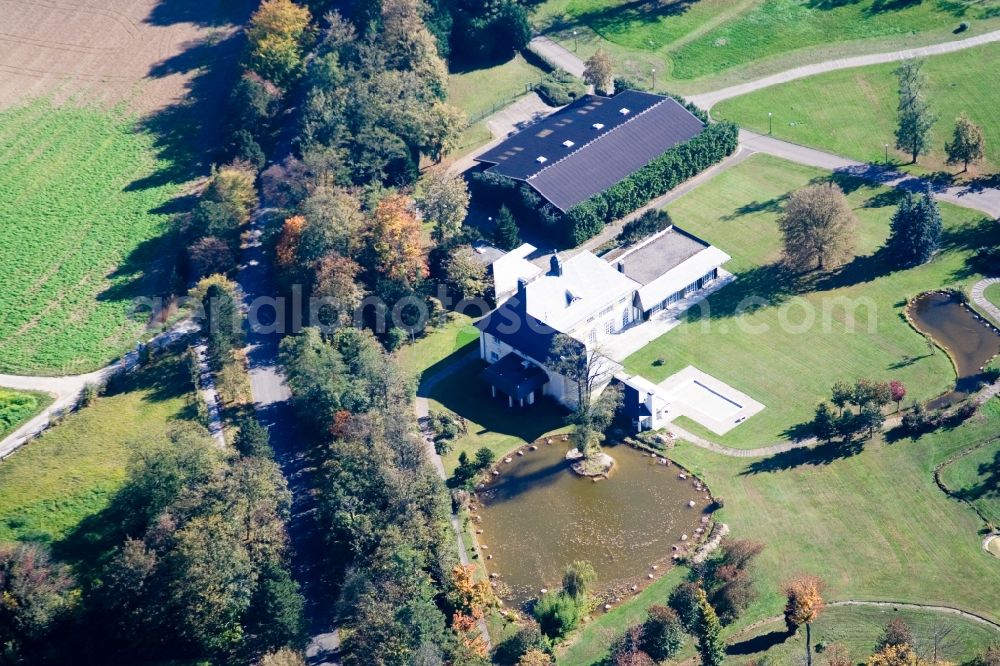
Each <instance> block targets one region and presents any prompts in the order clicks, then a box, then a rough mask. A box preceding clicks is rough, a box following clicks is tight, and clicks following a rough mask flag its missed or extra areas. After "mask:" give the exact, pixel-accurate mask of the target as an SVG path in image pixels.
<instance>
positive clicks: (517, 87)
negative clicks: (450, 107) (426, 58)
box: [448, 55, 545, 122]
mask: <svg viewBox="0 0 1000 666" xmlns="http://www.w3.org/2000/svg"><path fill="white" fill-rule="evenodd" d="M543 76H545V72H544V71H542V70H541V69H539V68H538V67H536V66H535V65H533V64H531V63H529V62H528V61H527V60H525V59H524V56H521V55H516V56H514V57H513V58H511V59H510V60H507V61H505V62H500V63H495V64H491V65H489V66H486V67H482V68H479V69H469V70H463V71H458V72H453V73H452V74H451V75H450V76H449V77H448V102H449V103H451V104H454V105H455V106H457V107H458V108H460V109H462V110H463V111H465V113H466V115H467V116H468V117H469V119H470V120H471V121H473V122H475V121H478V120H480V119H482V118H484V117H485V116H487V115H489V114H491V113H494V112H496V111H499V110H500V109H502V108H503V107H505V106H507V105H508V104H510V103H511V102H513V101H514V100H515V99H517V98H518V97H520V96H521V95H524V94H525V93H527V92H529V87H530V86H533V85H534V84H536V83H538V82H539V81H540V80H541V79H542V77H543Z"/></svg>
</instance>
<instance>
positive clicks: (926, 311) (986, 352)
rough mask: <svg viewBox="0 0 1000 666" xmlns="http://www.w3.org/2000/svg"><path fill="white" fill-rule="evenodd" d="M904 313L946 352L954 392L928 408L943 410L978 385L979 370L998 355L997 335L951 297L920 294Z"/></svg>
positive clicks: (945, 294) (960, 301)
mask: <svg viewBox="0 0 1000 666" xmlns="http://www.w3.org/2000/svg"><path fill="white" fill-rule="evenodd" d="M908 312H909V315H910V318H911V320H912V321H913V325H914V326H916V328H917V330H919V331H920V332H921V333H924V334H925V335H927V336H929V337H930V338H931V339H933V340H934V341H935V342H936V343H937V344H938V345H940V346H941V347H942V348H943V349H945V350H946V351H947V352H948V355H949V356H951V359H952V361H954V363H955V370H956V372H957V374H958V381H957V382H956V384H955V389H954V390H953V391H949V392H948V393H946V394H944V395H942V396H940V397H938V398H936V399H935V400H933V401H932V402H931V404H930V407H931V408H935V409H936V408H939V407H945V406H947V405H949V404H952V403H954V402H956V401H958V400H961V399H962V398H964V397H966V396H967V395H969V394H971V393H974V392H975V391H976V389H977V388H978V387H979V384H980V382H981V381H982V368H983V367H984V366H985V365H986V364H987V363H989V362H990V361H991V360H992V359H993V358H994V357H995V356H996V355H997V354H1000V333H997V331H996V329H994V328H993V327H992V326H990V325H989V324H988V323H986V322H984V321H983V320H982V319H980V318H979V317H978V316H977V315H976V314H975V313H974V312H972V311H971V310H969V308H968V307H966V306H965V304H964V303H963V302H962V300H961V299H960V298H959V296H957V295H955V294H951V293H946V292H937V291H934V292H928V293H926V294H922V295H920V296H918V297H917V298H915V299H914V300H913V302H911V303H910V305H909V309H908Z"/></svg>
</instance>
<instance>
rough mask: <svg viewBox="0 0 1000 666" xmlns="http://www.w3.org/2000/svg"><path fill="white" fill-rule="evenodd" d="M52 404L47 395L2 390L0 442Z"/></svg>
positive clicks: (34, 392)
mask: <svg viewBox="0 0 1000 666" xmlns="http://www.w3.org/2000/svg"><path fill="white" fill-rule="evenodd" d="M50 404H52V396H50V395H49V394H47V393H39V392H36V391H11V390H9V389H5V388H0V440H2V439H3V438H4V437H6V436H7V435H9V434H10V433H12V432H14V430H16V429H17V427H18V426H20V425H21V424H22V423H24V422H25V421H27V420H28V419H30V418H31V417H33V416H34V415H35V414H37V413H38V412H40V411H42V410H43V409H45V408H46V407H48V406H49V405H50Z"/></svg>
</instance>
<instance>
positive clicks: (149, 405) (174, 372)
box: [0, 356, 196, 542]
mask: <svg viewBox="0 0 1000 666" xmlns="http://www.w3.org/2000/svg"><path fill="white" fill-rule="evenodd" d="M195 399H196V398H195V397H194V394H193V392H192V387H191V385H190V376H189V374H188V372H187V369H186V367H185V365H184V363H183V362H182V361H181V360H179V358H178V357H176V356H167V357H163V358H161V359H159V360H157V361H155V362H154V363H153V364H152V365H151V366H149V367H148V368H147V369H144V370H141V371H139V372H138V373H137V374H135V375H133V376H131V377H129V378H127V379H126V380H124V382H123V384H122V385H121V386H120V388H118V389H116V390H115V391H114V392H112V393H110V394H109V395H106V396H104V397H101V398H98V400H97V401H96V402H95V403H94V404H92V405H91V406H90V407H87V408H84V409H82V410H80V411H79V412H76V413H73V414H70V415H68V416H66V417H65V419H64V420H63V421H62V422H61V423H59V424H58V425H56V426H54V427H52V428H50V429H49V430H48V431H47V432H46V433H45V434H44V435H42V436H41V437H39V438H38V439H37V440H35V441H33V442H32V443H31V444H29V445H27V446H25V447H23V448H21V449H19V450H18V451H17V452H16V453H15V454H14V455H13V456H11V457H10V458H8V459H7V460H6V461H5V462H3V463H0V541H19V540H40V541H46V542H58V541H59V540H60V539H62V538H64V537H65V536H67V535H68V534H69V533H70V532H72V531H73V530H74V528H76V527H77V526H78V525H80V524H81V522H82V521H83V520H84V519H85V518H87V517H88V516H92V515H94V514H97V513H98V512H100V511H101V510H102V509H104V508H105V507H107V506H108V504H109V503H110V501H111V499H112V497H113V496H114V494H115V492H117V490H118V489H119V488H120V487H121V485H122V483H123V482H124V479H125V467H126V463H127V462H128V460H129V458H130V457H131V456H132V455H133V453H135V452H136V451H140V450H142V449H143V448H145V447H148V446H150V445H151V444H152V443H154V442H156V441H161V440H163V439H164V438H165V433H166V431H167V429H168V428H169V427H170V424H171V422H173V421H175V420H178V419H193V418H195V413H196V410H195V408H194V400H195Z"/></svg>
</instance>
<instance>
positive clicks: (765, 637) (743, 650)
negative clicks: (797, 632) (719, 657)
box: [726, 631, 794, 656]
mask: <svg viewBox="0 0 1000 666" xmlns="http://www.w3.org/2000/svg"><path fill="white" fill-rule="evenodd" d="M792 636H794V634H793V633H789V632H788V631H769V632H768V633H766V634H761V635H759V636H754V637H753V638H748V639H746V640H745V641H740V642H739V643H732V644H730V645H727V646H726V654H728V655H732V656H740V655H748V654H756V653H758V652H766V651H767V650H770V649H771V648H773V647H774V646H775V645H781V644H782V643H784V642H785V641H787V640H788V639H789V638H791V637H792Z"/></svg>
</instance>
